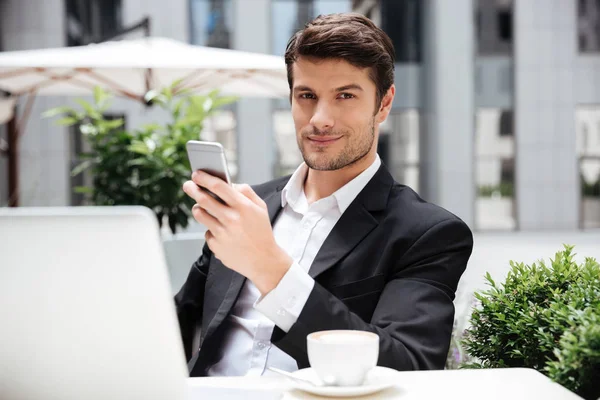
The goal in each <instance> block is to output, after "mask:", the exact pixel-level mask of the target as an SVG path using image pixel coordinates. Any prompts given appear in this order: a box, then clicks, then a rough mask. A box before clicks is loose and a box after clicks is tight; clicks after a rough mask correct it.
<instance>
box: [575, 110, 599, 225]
mask: <svg viewBox="0 0 600 400" xmlns="http://www.w3.org/2000/svg"><path fill="white" fill-rule="evenodd" d="M575 115H576V119H577V121H576V126H577V155H578V156H579V172H580V182H581V203H582V204H581V226H582V228H584V229H585V228H600V106H596V107H581V108H579V109H578V110H577V112H576V114H575Z"/></svg>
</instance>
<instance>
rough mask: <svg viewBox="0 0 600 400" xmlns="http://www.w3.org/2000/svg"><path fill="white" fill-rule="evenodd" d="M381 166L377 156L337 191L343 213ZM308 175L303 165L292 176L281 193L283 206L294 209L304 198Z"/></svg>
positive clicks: (335, 193) (339, 206) (305, 166)
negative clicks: (305, 182) (288, 205)
mask: <svg viewBox="0 0 600 400" xmlns="http://www.w3.org/2000/svg"><path fill="white" fill-rule="evenodd" d="M380 166H381V159H380V158H379V154H376V157H375V161H373V163H372V164H371V165H370V166H369V167H368V168H367V169H365V170H364V171H363V172H361V173H360V174H359V175H358V176H356V177H355V178H354V179H352V180H351V181H350V182H348V183H346V184H345V185H344V186H342V187H341V188H339V189H338V190H337V191H335V192H334V193H333V194H332V196H334V198H335V200H336V202H337V206H338V208H339V210H340V212H341V213H344V211H346V209H347V208H348V207H350V204H351V203H352V202H353V201H354V199H355V198H356V196H358V194H359V193H360V192H361V191H362V190H363V189H364V188H365V186H367V183H369V181H370V180H371V178H373V176H375V173H377V170H379V167H380ZM307 173H308V166H307V165H306V163H302V164H301V165H300V166H299V167H298V168H297V169H296V171H294V173H293V174H292V176H291V178H290V180H289V181H288V183H287V184H286V185H285V187H284V188H283V190H282V191H281V205H282V207H285V206H286V205H287V204H290V206H291V207H292V208H294V206H295V205H296V204H297V203H298V201H300V200H301V198H302V197H304V181H305V179H306V174H307Z"/></svg>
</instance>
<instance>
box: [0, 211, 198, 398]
mask: <svg viewBox="0 0 600 400" xmlns="http://www.w3.org/2000/svg"><path fill="white" fill-rule="evenodd" d="M186 377H187V369H186V364H185V357H184V352H183V347H182V344H181V338H180V335H179V328H178V325H177V319H176V315H175V309H174V303H173V298H172V295H171V289H170V285H169V277H168V273H167V268H166V265H165V256H164V254H163V247H162V242H161V239H160V236H159V230H158V224H157V221H156V217H155V216H154V214H153V213H152V212H151V211H150V210H148V209H146V208H143V207H77V208H18V209H8V208H2V209H0V399H3V400H10V399H18V400H24V399H27V400H28V399H36V400H37V399H48V400H50V399H61V400H70V399H78V400H80V399H85V400H101V399H102V400H106V399H111V400H114V399H128V400H137V399H140V400H142V399H143V400H159V399H160V400H165V399H170V400H178V399H183V398H185V397H187V395H186V391H187V389H186Z"/></svg>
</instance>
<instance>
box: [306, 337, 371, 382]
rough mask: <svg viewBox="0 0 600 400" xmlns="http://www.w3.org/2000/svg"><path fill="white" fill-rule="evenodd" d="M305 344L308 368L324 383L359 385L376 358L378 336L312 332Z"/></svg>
mask: <svg viewBox="0 0 600 400" xmlns="http://www.w3.org/2000/svg"><path fill="white" fill-rule="evenodd" d="M306 344H307V349H308V361H309V362H310V366H311V368H313V369H314V370H315V372H316V373H317V375H318V376H319V378H320V379H321V381H323V383H325V384H332V385H337V386H360V385H362V384H363V382H364V380H365V377H366V376H367V373H368V372H369V371H370V370H372V369H373V368H374V367H375V366H376V365H377V359H378V358H379V336H378V335H377V334H376V333H372V332H365V331H355V330H335V331H320V332H314V333H311V334H310V335H308V336H307V337H306Z"/></svg>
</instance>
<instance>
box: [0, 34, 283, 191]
mask: <svg viewBox="0 0 600 400" xmlns="http://www.w3.org/2000/svg"><path fill="white" fill-rule="evenodd" d="M178 80H179V84H178V85H177V86H176V88H175V90H174V92H175V93H177V92H178V91H181V90H183V89H189V90H191V91H193V92H197V93H202V92H208V91H211V90H214V89H219V90H220V93H221V94H222V95H235V96H240V97H273V98H277V97H287V96H288V94H289V87H288V84H287V76H286V68H285V63H284V60H283V58H282V57H279V56H273V55H267V54H257V53H248V52H242V51H236V50H226V49H216V48H210V47H200V46H194V45H190V44H187V43H182V42H178V41H176V40H172V39H165V38H158V37H146V38H143V39H135V40H121V41H111V42H103V43H99V44H90V45H87V46H77V47H61V48H51V49H39V50H21V51H10V52H0V90H1V91H5V92H8V93H9V96H10V97H9V98H8V101H7V100H6V99H5V100H3V101H0V117H1V119H0V123H5V122H7V121H8V120H10V119H11V118H12V116H13V110H14V101H15V100H16V99H17V98H18V97H21V96H25V95H27V96H28V101H27V104H26V107H25V110H24V113H23V117H22V118H21V120H20V121H19V123H18V124H16V125H15V126H16V128H15V130H16V132H9V134H10V135H14V136H16V138H14V140H15V142H14V143H16V140H18V136H19V135H18V133H19V132H22V131H23V127H24V123H25V121H26V120H27V118H28V115H29V113H30V111H31V106H32V100H33V99H34V98H35V96H37V95H61V96H64V95H73V96H82V95H88V94H90V93H91V92H92V90H93V88H94V87H95V86H101V87H102V88H103V89H104V90H106V91H108V92H111V93H113V94H115V95H118V96H124V97H128V98H131V99H134V100H137V101H141V102H145V100H144V96H145V95H146V93H148V92H149V91H150V90H160V89H162V88H164V87H166V86H169V85H171V84H172V83H173V82H175V81H178ZM0 100H2V98H0ZM10 135H9V136H10ZM11 137H12V136H11ZM13 150H14V149H13ZM3 152H4V153H7V154H9V158H10V157H11V156H15V154H16V151H13V152H12V153H11V152H10V150H9V151H3ZM9 161H10V160H9ZM9 164H10V165H11V166H12V167H11V168H9V169H11V171H12V172H11V174H9V175H10V176H11V177H12V179H10V180H11V182H12V181H16V172H15V170H16V168H17V167H16V165H17V164H18V163H17V162H16V161H14V160H13V162H12V163H11V162H9ZM14 185H16V183H15V184H14ZM11 186H12V185H11ZM11 192H12V189H11Z"/></svg>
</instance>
